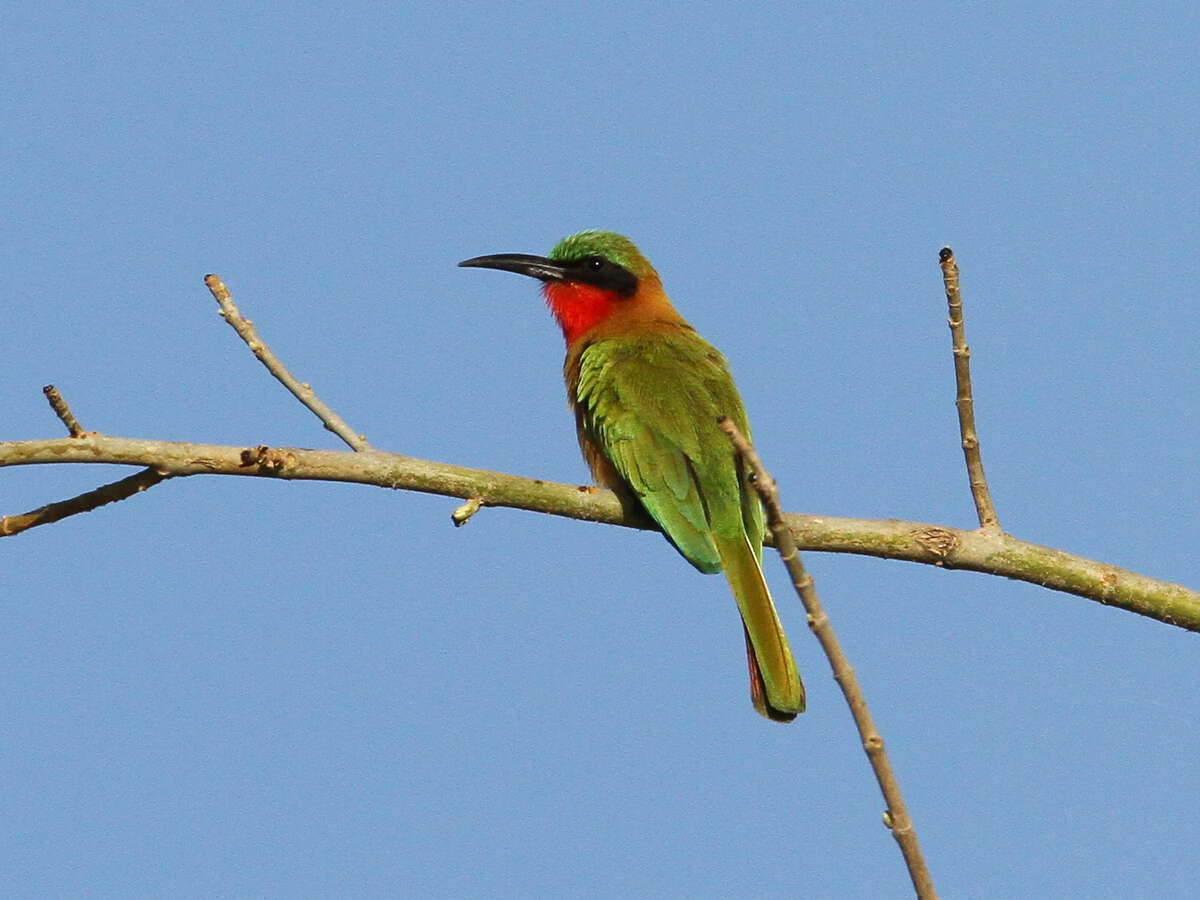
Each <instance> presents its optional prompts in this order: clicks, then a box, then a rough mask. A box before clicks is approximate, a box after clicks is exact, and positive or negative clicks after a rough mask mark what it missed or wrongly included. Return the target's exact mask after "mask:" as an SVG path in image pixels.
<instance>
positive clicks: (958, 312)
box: [938, 247, 1000, 531]
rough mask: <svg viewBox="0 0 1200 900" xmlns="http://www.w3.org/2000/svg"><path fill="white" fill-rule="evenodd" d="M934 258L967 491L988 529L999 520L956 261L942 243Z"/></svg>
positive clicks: (980, 525) (981, 520)
mask: <svg viewBox="0 0 1200 900" xmlns="http://www.w3.org/2000/svg"><path fill="white" fill-rule="evenodd" d="M938 258H939V259H940V260H941V266H942V280H943V281H944V282H945V285H946V302H947V303H948V304H949V307H950V319H949V324H950V336H951V341H952V344H953V353H954V380H955V382H956V383H957V385H958V393H957V396H956V398H955V401H954V405H955V406H957V407H958V430H959V434H960V435H961V436H962V449H963V456H964V457H965V458H966V462H967V477H968V478H969V479H970V482H971V495H972V496H973V497H974V498H975V511H976V512H977V513H978V515H979V527H980V528H983V529H985V530H988V531H993V530H999V528H1000V520H999V519H998V518H997V517H996V508H995V507H994V506H993V505H992V495H991V493H990V492H989V491H988V484H987V478H986V477H985V476H984V474H983V457H982V456H981V455H980V452H979V435H978V433H977V432H976V431H975V401H974V399H973V398H972V395H971V348H970V347H968V346H967V334H966V329H965V328H964V326H963V304H962V291H961V290H960V289H959V285H958V263H957V262H956V261H955V259H954V251H953V250H951V249H950V248H949V247H943V248H942V251H941V253H940V254H939V256H938Z"/></svg>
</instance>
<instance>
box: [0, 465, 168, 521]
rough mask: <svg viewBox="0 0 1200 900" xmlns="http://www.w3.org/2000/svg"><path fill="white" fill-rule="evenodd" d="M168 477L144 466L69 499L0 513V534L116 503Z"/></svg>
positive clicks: (159, 471) (159, 470) (161, 472)
mask: <svg viewBox="0 0 1200 900" xmlns="http://www.w3.org/2000/svg"><path fill="white" fill-rule="evenodd" d="M170 477H171V475H170V474H169V473H167V472H164V471H162V470H161V469H155V468H149V469H143V470H142V471H140V472H138V473H137V474H135V475H130V476H129V477H127V478H122V479H121V480H120V481H114V482H112V483H111V484H105V485H101V486H100V487H98V488H96V489H95V490H91V491H88V492H87V493H86V494H80V495H79V496H78V497H72V498H71V499H70V500H59V501H58V502H56V503H47V504H46V505H45V506H42V507H39V508H37V509H34V510H30V511H29V512H27V513H20V514H18V515H14V516H3V517H0V537H8V536H9V535H13V534H20V533H21V532H22V531H28V530H29V529H30V528H36V527H37V526H38V525H49V524H50V523H51V522H57V521H58V520H59V519H65V518H66V517H67V516H74V515H77V514H78V513H85V512H91V511H92V510H93V509H95V508H96V507H98V506H103V505H104V504H106V503H115V502H116V501H117V500H124V499H125V498H127V497H132V496H133V495H134V494H137V493H140V492H142V491H144V490H146V489H147V488H151V487H154V485H156V484H158V483H159V482H160V481H165V480H166V479H168V478H170Z"/></svg>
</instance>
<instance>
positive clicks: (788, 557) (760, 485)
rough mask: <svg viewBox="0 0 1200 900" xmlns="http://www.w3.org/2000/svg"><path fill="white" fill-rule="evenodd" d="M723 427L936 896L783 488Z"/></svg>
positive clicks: (920, 877) (907, 848) (919, 884)
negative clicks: (789, 516) (787, 517)
mask: <svg viewBox="0 0 1200 900" xmlns="http://www.w3.org/2000/svg"><path fill="white" fill-rule="evenodd" d="M719 424H720V426H721V428H722V430H724V432H725V433H726V434H727V435H729V439H730V440H731V441H732V442H733V445H734V446H735V447H736V448H737V450H738V453H740V454H741V455H742V458H743V459H745V460H746V462H747V464H749V466H750V468H751V469H753V470H754V473H755V478H754V487H755V489H756V490H757V491H758V494H759V496H760V497H761V498H762V502H763V507H764V508H765V509H766V512H767V526H768V527H769V528H770V529H771V534H773V535H774V536H775V549H776V550H778V551H779V556H780V558H781V559H782V560H783V564H784V565H785V566H787V570H788V573H789V574H790V575H791V576H792V586H793V587H794V588H795V589H796V593H797V594H798V595H799V597H800V602H801V603H803V604H804V609H805V611H806V612H807V613H808V625H809V628H811V629H812V632H813V634H815V635H816V637H817V641H818V642H820V644H821V649H822V650H824V651H825V656H826V658H828V660H829V665H830V667H831V668H832V669H833V677H834V679H836V681H837V683H838V685H839V686H840V687H841V689H842V694H843V695H844V696H845V698H846V703H847V704H848V705H849V706H850V714H851V715H852V716H853V717H854V724H855V725H857V726H858V734H859V737H861V738H862V742H863V749H864V750H865V751H866V754H867V759H868V760H869V761H870V763H871V768H872V769H873V770H874V771H875V780H876V781H877V782H879V789H880V790H881V791H882V792H883V799H884V802H885V803H886V804H887V810H886V811H885V812H884V814H883V822H884V824H885V825H886V826H887V827H888V828H889V829H891V832H892V836H893V837H894V838H895V839H896V843H897V844H899V845H900V852H901V853H902V854H903V855H904V864H905V865H906V866H907V867H908V873H909V875H910V877H911V878H912V883H913V887H914V888H915V889H916V892H917V897H918V898H920V900H931V898H936V897H937V893H936V892H935V891H934V888H933V879H932V877H931V876H930V874H929V868H928V867H927V866H926V865H925V858H924V856H923V855H922V853H921V845H920V844H919V843H918V842H917V832H916V829H915V828H914V827H913V823H912V819H911V818H909V815H908V807H907V806H905V804H904V797H903V796H902V795H901V793H900V783H899V782H898V781H897V780H896V774H895V772H893V771H892V764H891V762H890V761H889V760H888V756H887V751H886V750H885V749H884V746H883V738H882V737H880V735H879V730H878V729H877V728H876V727H875V722H874V720H873V719H872V718H871V712H870V710H869V709H868V708H867V701H866V698H865V697H864V696H863V692H862V688H861V687H859V684H858V677H857V676H856V675H855V674H854V669H853V668H851V666H850V661H849V660H848V659H847V658H846V654H845V653H844V652H843V650H842V647H841V644H840V643H838V639H837V635H835V634H834V633H833V626H832V625H831V624H830V622H829V617H828V616H827V615H826V614H825V609H824V607H822V606H821V603H820V600H818V598H817V588H816V585H815V584H814V583H813V580H812V576H810V575H809V574H808V572H807V571H806V570H805V568H804V563H803V562H802V561H801V559H800V552H799V551H798V550H797V549H796V542H795V539H794V538H793V537H792V532H791V529H789V528H788V525H787V523H786V522H785V521H784V517H783V507H782V506H780V503H779V489H778V488H777V487H776V485H775V479H774V478H772V477H771V475H770V473H769V472H767V470H766V468H765V467H764V466H763V463H762V460H761V459H760V458H759V456H758V453H757V452H756V451H755V449H754V447H753V445H751V443H750V442H749V441H748V440H747V439H746V437H745V435H743V434H742V433H741V432H740V431H739V430H738V428H737V426H736V425H734V424H733V422H732V421H730V420H729V419H727V418H721V419H720V420H719Z"/></svg>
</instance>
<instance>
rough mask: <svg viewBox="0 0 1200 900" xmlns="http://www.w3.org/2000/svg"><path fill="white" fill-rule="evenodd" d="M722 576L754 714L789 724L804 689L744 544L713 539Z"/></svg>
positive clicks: (768, 594) (751, 554)
mask: <svg viewBox="0 0 1200 900" xmlns="http://www.w3.org/2000/svg"><path fill="white" fill-rule="evenodd" d="M714 538H715V540H716V544H717V552H718V553H719V554H720V555H721V565H722V566H723V567H724V569H725V577H726V578H728V579H729V586H730V588H731V589H732V590H733V596H734V599H735V600H737V604H738V610H739V611H740V612H741V614H742V625H743V628H744V631H745V635H746V662H747V664H748V666H749V669H750V699H751V701H752V702H753V703H754V708H755V709H756V710H758V712H759V713H760V714H761V715H763V716H766V717H767V718H768V719H772V720H774V721H777V722H790V721H791V720H792V719H794V718H796V716H797V715H799V714H800V713H802V712H804V684H803V683H802V682H801V681H800V674H799V672H797V671H796V661H795V660H794V659H793V658H792V650H791V648H790V647H789V646H788V641H787V635H785V634H784V633H783V625H782V623H781V622H780V621H779V614H778V613H777V612H776V611H775V604H774V602H772V600H771V592H770V591H769V590H768V589H767V582H766V580H765V579H764V578H763V573H762V567H761V566H760V565H759V562H758V557H757V555H756V554H755V553H754V550H753V548H752V547H751V546H750V541H749V540H748V539H747V538H746V537H745V535H742V536H741V537H740V538H723V537H719V536H714Z"/></svg>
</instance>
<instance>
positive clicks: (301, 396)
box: [204, 275, 371, 450]
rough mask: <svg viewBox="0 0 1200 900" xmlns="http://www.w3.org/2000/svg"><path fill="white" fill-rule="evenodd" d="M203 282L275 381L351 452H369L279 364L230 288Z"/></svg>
mask: <svg viewBox="0 0 1200 900" xmlns="http://www.w3.org/2000/svg"><path fill="white" fill-rule="evenodd" d="M204 283H205V285H207V286H208V289H209V291H211V292H212V295H213V299H215V300H216V301H217V303H218V304H219V305H220V307H221V318H223V319H224V320H225V321H226V322H228V323H229V324H230V325H231V326H232V327H233V330H234V331H236V332H237V333H238V336H239V337H240V338H241V339H242V340H243V341H245V342H246V346H247V347H249V348H250V349H251V350H252V351H253V352H254V355H255V356H256V357H258V361H259V362H260V363H262V364H263V365H264V366H266V367H267V371H268V372H270V373H271V374H272V375H273V376H275V379H276V380H277V381H278V382H279V383H280V384H282V385H283V386H284V387H285V388H287V389H288V390H289V391H291V392H292V395H293V396H294V397H295V398H296V399H297V400H299V401H300V402H301V403H303V404H304V405H305V406H307V407H308V408H309V409H310V410H312V412H313V414H314V415H315V416H316V417H317V418H318V419H320V420H321V421H322V422H323V423H324V424H325V428H326V429H327V430H329V431H332V432H333V433H334V434H336V435H337V436H338V437H340V438H341V439H342V440H343V441H345V442H346V444H347V445H348V446H349V447H350V449H352V450H370V449H371V445H370V444H368V443H367V439H366V438H365V437H363V436H362V435H361V434H359V433H358V432H356V431H355V430H354V429H353V428H351V427H350V426H349V425H347V424H346V422H345V420H344V419H343V418H342V417H341V416H339V415H338V414H337V413H335V412H334V411H333V410H332V409H330V408H329V407H328V406H326V405H325V404H324V403H323V402H322V401H321V398H320V397H318V396H317V394H316V392H315V391H314V390H313V389H312V386H311V385H309V384H306V383H304V382H302V381H300V380H299V379H297V378H296V377H295V376H294V375H292V373H291V372H289V371H288V370H287V367H286V366H285V365H284V364H283V363H281V362H280V361H279V358H278V357H277V356H276V355H275V354H274V353H272V352H271V349H270V348H269V347H268V346H267V344H266V342H265V341H264V340H263V339H262V338H261V337H259V335H258V329H256V328H255V327H254V323H253V322H251V321H250V320H249V319H247V318H245V317H244V316H243V315H242V313H241V310H239V309H238V308H237V305H236V304H235V303H234V302H233V295H232V294H230V293H229V288H227V287H225V283H224V282H223V281H221V279H220V277H219V276H217V275H205V276H204Z"/></svg>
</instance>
